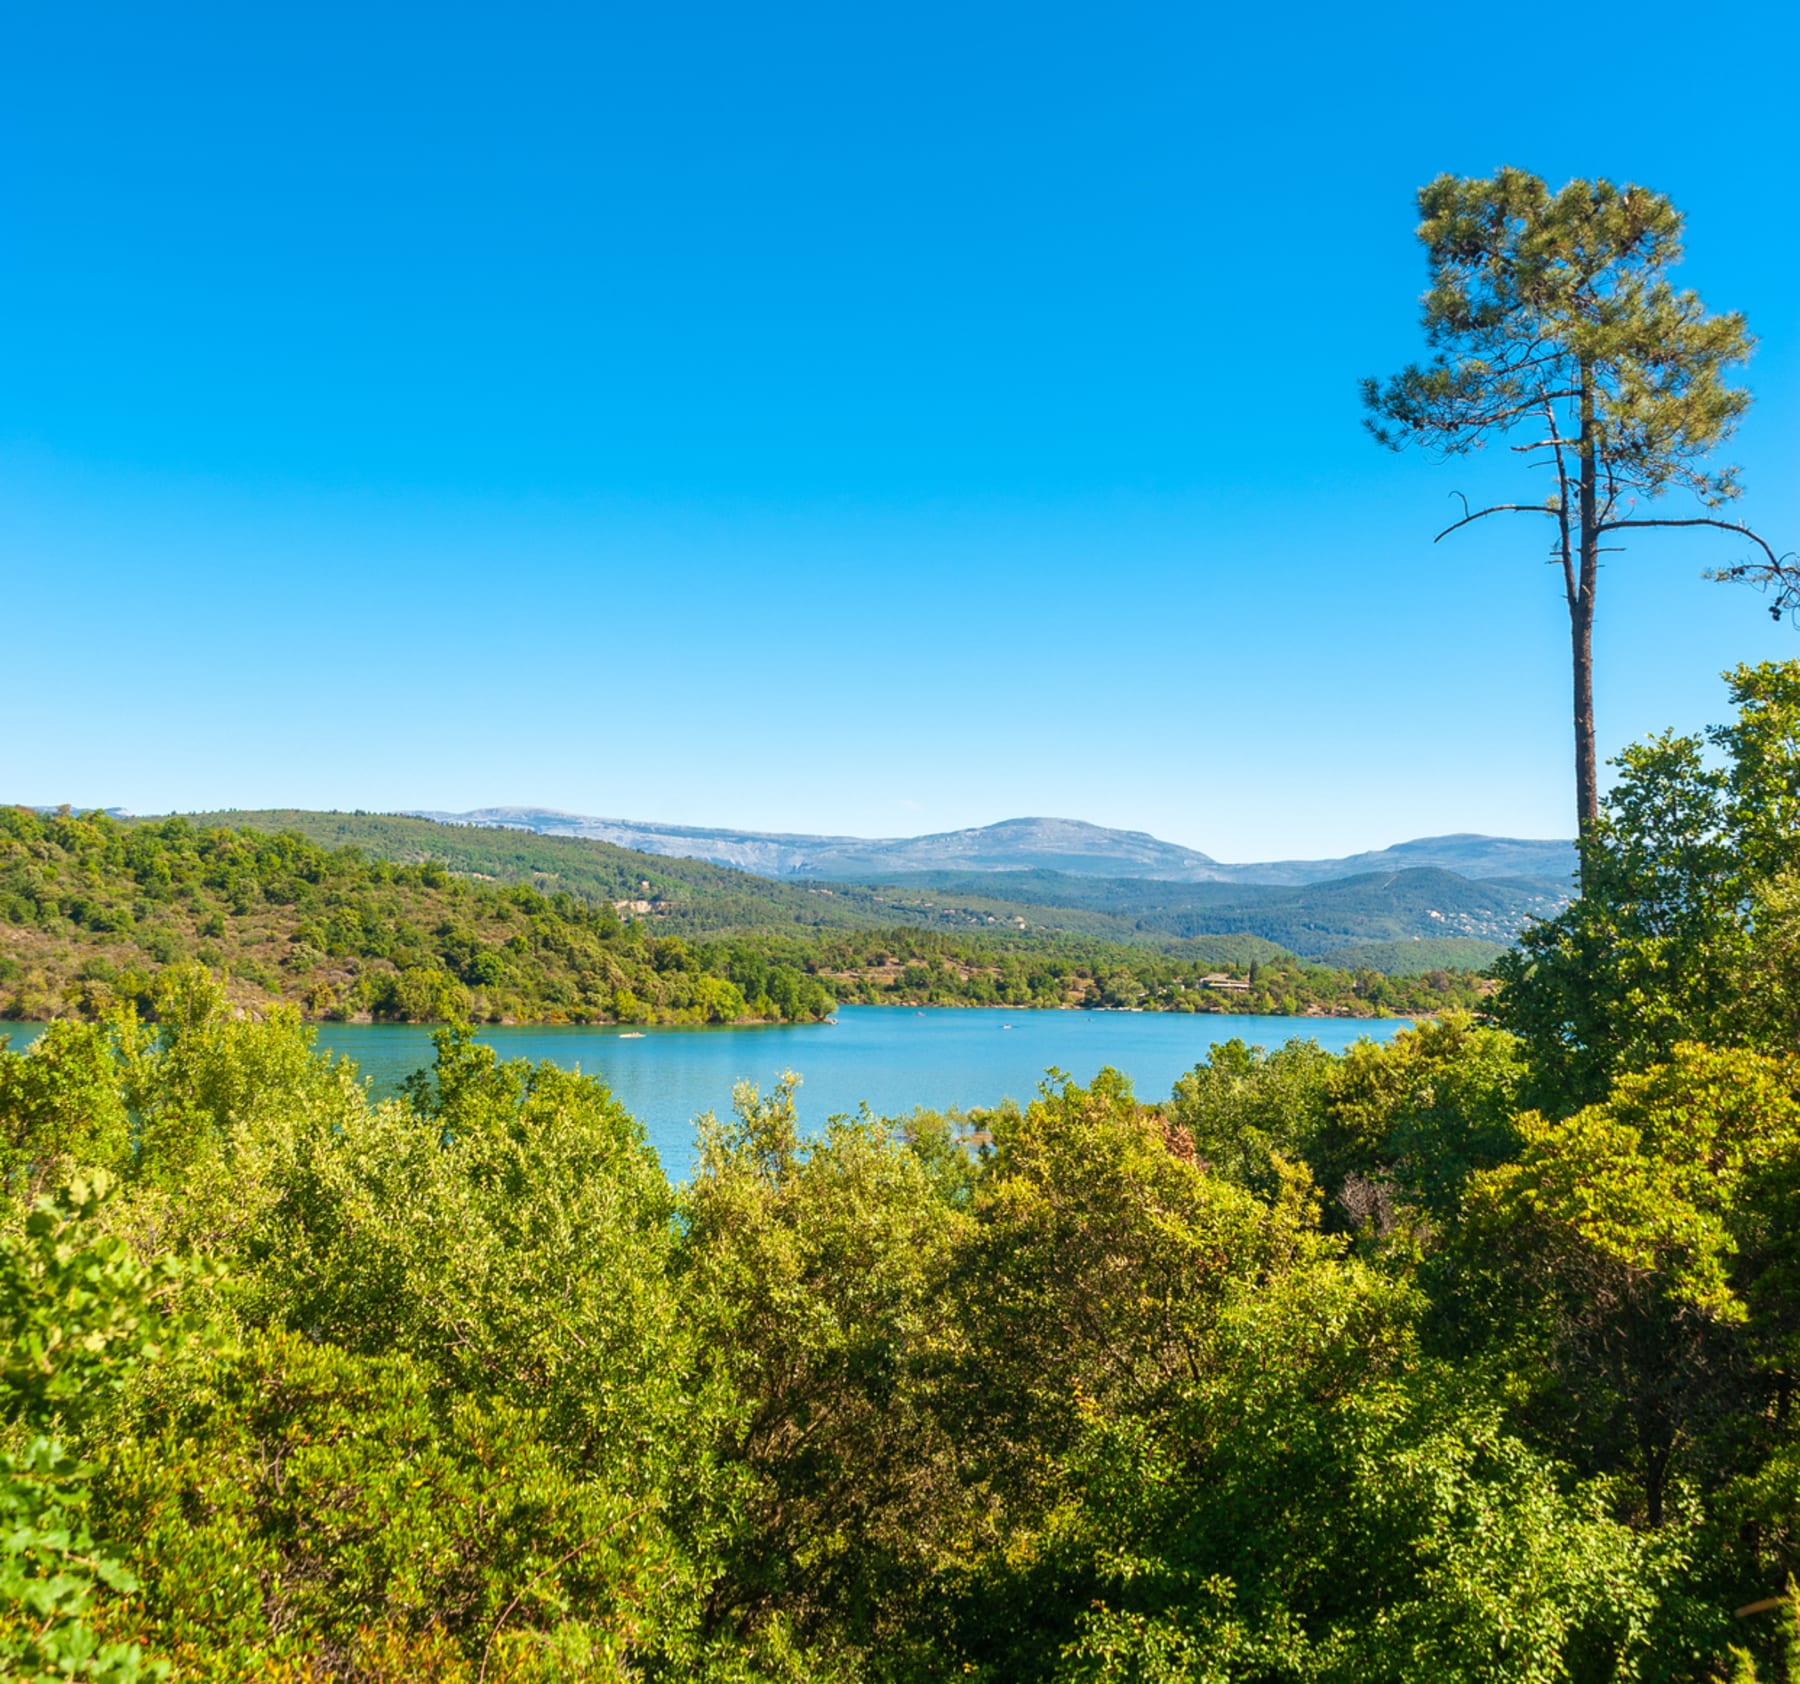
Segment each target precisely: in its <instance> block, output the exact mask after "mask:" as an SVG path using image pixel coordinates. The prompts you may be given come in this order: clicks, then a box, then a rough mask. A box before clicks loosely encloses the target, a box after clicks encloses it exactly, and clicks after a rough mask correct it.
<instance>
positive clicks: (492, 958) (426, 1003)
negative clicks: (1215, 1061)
mask: <svg viewBox="0 0 1800 1684" xmlns="http://www.w3.org/2000/svg"><path fill="white" fill-rule="evenodd" d="M313 818H314V819H315V821H317V820H318V819H319V818H320V816H319V815H313ZM345 827H346V829H347V830H348V832H349V833H350V834H352V835H358V834H360V835H362V836H363V837H364V838H365V839H368V838H369V837H370V836H371V834H373V835H374V836H376V837H379V838H380V839H382V840H383V841H384V842H385V844H386V845H387V846H388V847H390V848H391V849H393V851H394V852H395V853H403V854H406V855H409V856H411V857H408V858H399V859H396V858H391V857H389V858H372V857H370V856H369V854H367V853H365V852H364V851H363V849H362V848H361V847H360V846H348V847H345V846H328V845H326V843H325V842H323V841H321V840H317V839H313V838H309V837H306V836H303V835H300V834H298V833H296V832H294V831H280V830H271V829H256V828H250V827H247V826H246V827H237V828H230V827H225V826H218V825H212V826H199V825H196V824H194V823H192V822H190V821H188V820H186V819H181V818H173V819H164V820H157V821H137V822H132V823H120V822H119V821H116V820H113V819H110V818H106V817H104V816H102V815H89V816H86V817H81V816H77V815H74V814H60V815H48V816H45V815H39V814H35V813H31V812H29V811H27V810H25V809H22V808H13V809H7V810H5V811H4V813H0V1013H3V1014H4V1015H7V1016H11V1017H15V1018H43V1017H53V1016H58V1015H62V1014H64V1013H68V1012H76V1013H80V1014H84V1015H87V1016H95V1015H97V1014H99V1013H101V1012H103V1011H104V1010H105V1008H106V1007H107V1006H108V1005H109V1004H110V1003H111V1002H113V1001H115V1000H128V1001H135V1002H137V1003H138V1005H139V1006H140V1008H141V1009H143V1010H149V1009H151V1001H152V998H153V989H152V986H151V985H152V983H153V981H154V978H155V977H156V975H157V974H158V973H159V972H160V971H161V970H163V969H165V968H166V967H168V966H171V965H175V964H179V963H181V962H184V961H189V960H193V961H198V962H199V963H201V964H204V965H206V966H208V967H209V968H211V969H213V970H216V971H221V972H223V973H225V974H226V975H228V976H229V978H230V987H231V990H232V993H233V997H234V998H236V999H238V1000H239V1001H240V1002H242V1003H245V1004H254V1003H259V1002H267V1001H270V1000H287V1001H290V1002H292V1003H294V1004H296V1005H298V1006H300V1007H301V1008H302V1010H303V1011H304V1012H305V1013H306V1014H307V1015H309V1016H312V1017H315V1018H346V1017H349V1018H360V1017H373V1018H397V1019H407V1020H412V1021H435V1020H444V1019H452V1018H463V1017H470V1018H474V1019H476V1020H485V1021H494V1022H502V1021H506V1022H528V1021H536V1022H551V1023H597V1022H620V1023H729V1022H740V1021H755V1020H765V1021H775V1020H780V1021H790V1022H807V1021H813V1020H816V1019H818V1018H821V1017H824V1016H827V1015H829V1013H830V1012H831V1011H832V1010H833V1009H834V1007H835V1005H836V1003H837V1002H838V1001H840V1000H852V1001H859V1002H869V1003H879V1002H891V1003H895V1004H901V1003H904V1004H915V1005H1015V1006H1053V1007H1054V1006H1098V1007H1114V1008H1134V1009H1153V1010H1154V1009H1168V1010H1186V1011H1207V1010H1226V1009H1229V1010H1234V1011H1264V1012H1283V1011H1285V1012H1297V1011H1305V1010H1318V1011H1332V1012H1339V1013H1347V1014H1360V1015H1367V1014H1370V1013H1374V1012H1378V1011H1393V1012H1419V1011H1428V1010H1432V1009H1436V1008H1439V1007H1442V1006H1446V1005H1456V1004H1467V1003H1470V1002H1472V1001H1474V1000H1475V999H1476V998H1478V994H1479V985H1478V984H1477V983H1476V981H1475V980H1474V979H1473V978H1472V977H1469V976H1467V975H1466V974H1460V973H1455V972H1450V971H1446V970H1443V969H1434V970H1431V971H1429V972H1427V973H1426V974H1425V975H1423V976H1414V977H1408V978H1388V977H1383V976H1381V975H1379V974H1377V973H1376V972H1375V971H1373V970H1362V971H1357V972H1351V971H1347V970H1328V969H1323V968H1320V967H1316V966H1307V965H1304V964H1302V963H1301V962H1300V961H1298V960H1296V959H1295V958H1294V957H1293V956H1292V955H1291V954H1288V953H1286V952H1284V951H1283V950H1282V949H1280V948H1278V947H1276V946H1274V945H1273V944H1272V943H1269V942H1266V941H1264V940H1262V939H1261V938H1259V937H1256V936H1253V935H1248V934H1244V933H1234V934H1225V935H1221V936H1217V937H1212V938H1207V939H1205V940H1202V941H1192V942H1183V941H1179V940H1174V941H1169V942H1167V943H1166V944H1164V946H1162V947H1158V948H1154V949H1153V948H1150V947H1148V946H1146V945H1144V944H1142V943H1138V944H1131V943H1123V942H1117V941H1113V940H1110V939H1107V938H1105V937H1104V936H1094V935H1089V934H1075V933H1068V932H1061V931H1054V930H1045V929H1043V928H1041V927H1039V928H1036V929H1030V928H1027V929H1021V928H1019V927H1018V926H1017V925H1016V924H1006V925H1002V924H1000V923H999V921H998V919H997V918H995V917H994V916H993V915H992V914H989V913H985V912H981V913H976V912H972V911H970V910H969V908H968V907H967V906H966V905H961V904H960V903H959V908H958V910H957V913H956V917H955V921H954V922H951V923H949V924H946V922H945V921H944V920H943V919H938V920H936V921H929V920H930V919H931V913H930V911H929V909H926V910H922V911H921V912H920V913H919V918H920V920H921V921H918V922H908V923H899V924H888V925H887V926H885V927H884V926H881V925H875V924H872V923H869V922H866V920H869V919H870V918H871V917H872V916H873V912H874V910H876V909H885V910H887V911H888V914H889V916H890V917H892V916H893V908H892V907H891V906H888V907H885V908H883V903H880V902H877V901H876V900H875V898H874V896H873V893H872V892H864V893H863V894H861V895H860V896H858V895H845V896H839V895H838V894H836V893H834V892H832V891H829V890H823V889H809V888H797V887H790V886H788V885H781V884H768V883H764V882H763V881H762V880H760V879H756V878H747V877H745V876H744V874H742V873H737V872H732V871H729V870H726V869H724V868H720V867H715V866H708V865H702V864H697V863H695V862H692V861H676V862H648V861H646V860H645V859H644V858H643V857H642V856H636V855H631V854H626V853H624V852H623V851H622V850H618V849H609V848H607V847H606V846H605V845H604V844H597V843H590V842H557V841H554V840H551V839H545V838H535V837H529V836H517V835H515V834H514V833H509V832H491V831H467V830H460V829H457V828H455V827H446V826H440V825H433V824H429V823H427V822H426V821H422V820H399V821H385V820H384V821H372V822H371V821H358V820H357V819H356V818H355V817H354V816H353V815H352V816H350V817H349V818H347V819H346V820H345ZM315 828H325V827H324V826H323V825H318V824H315ZM653 863H655V864H665V865H672V866H673V867H674V868H675V869H673V870H672V871H670V872H667V873H665V874H663V875H660V876H654V877H653V876H648V875H640V874H639V873H641V872H647V871H649V870H650V869H652V864H653ZM489 867H492V868H493V869H491V870H489V869H487V868H489ZM546 867H550V868H552V869H546ZM570 884H573V885H574V887H569V886H568V885H570ZM621 889H622V890H623V891H624V893H623V894H620V895H618V897H617V900H618V904H617V906H615V904H614V900H613V898H611V896H612V892H613V891H617V890H621ZM840 902H841V904H840ZM800 914H805V915H806V918H807V919H810V921H805V920H803V919H802V917H801V916H799V915H800ZM1077 916H1079V917H1087V916H1089V915H1087V914H1077ZM1101 921H1102V923H1104V922H1105V921H1104V920H1101ZM1218 974H1229V975H1231V976H1234V977H1236V978H1238V979H1239V980H1242V981H1244V982H1245V983H1246V984H1248V986H1247V988H1245V989H1219V988H1213V987H1209V986H1208V985H1207V982H1206V979H1207V977H1208V976H1209V975H1218Z"/></svg>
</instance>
